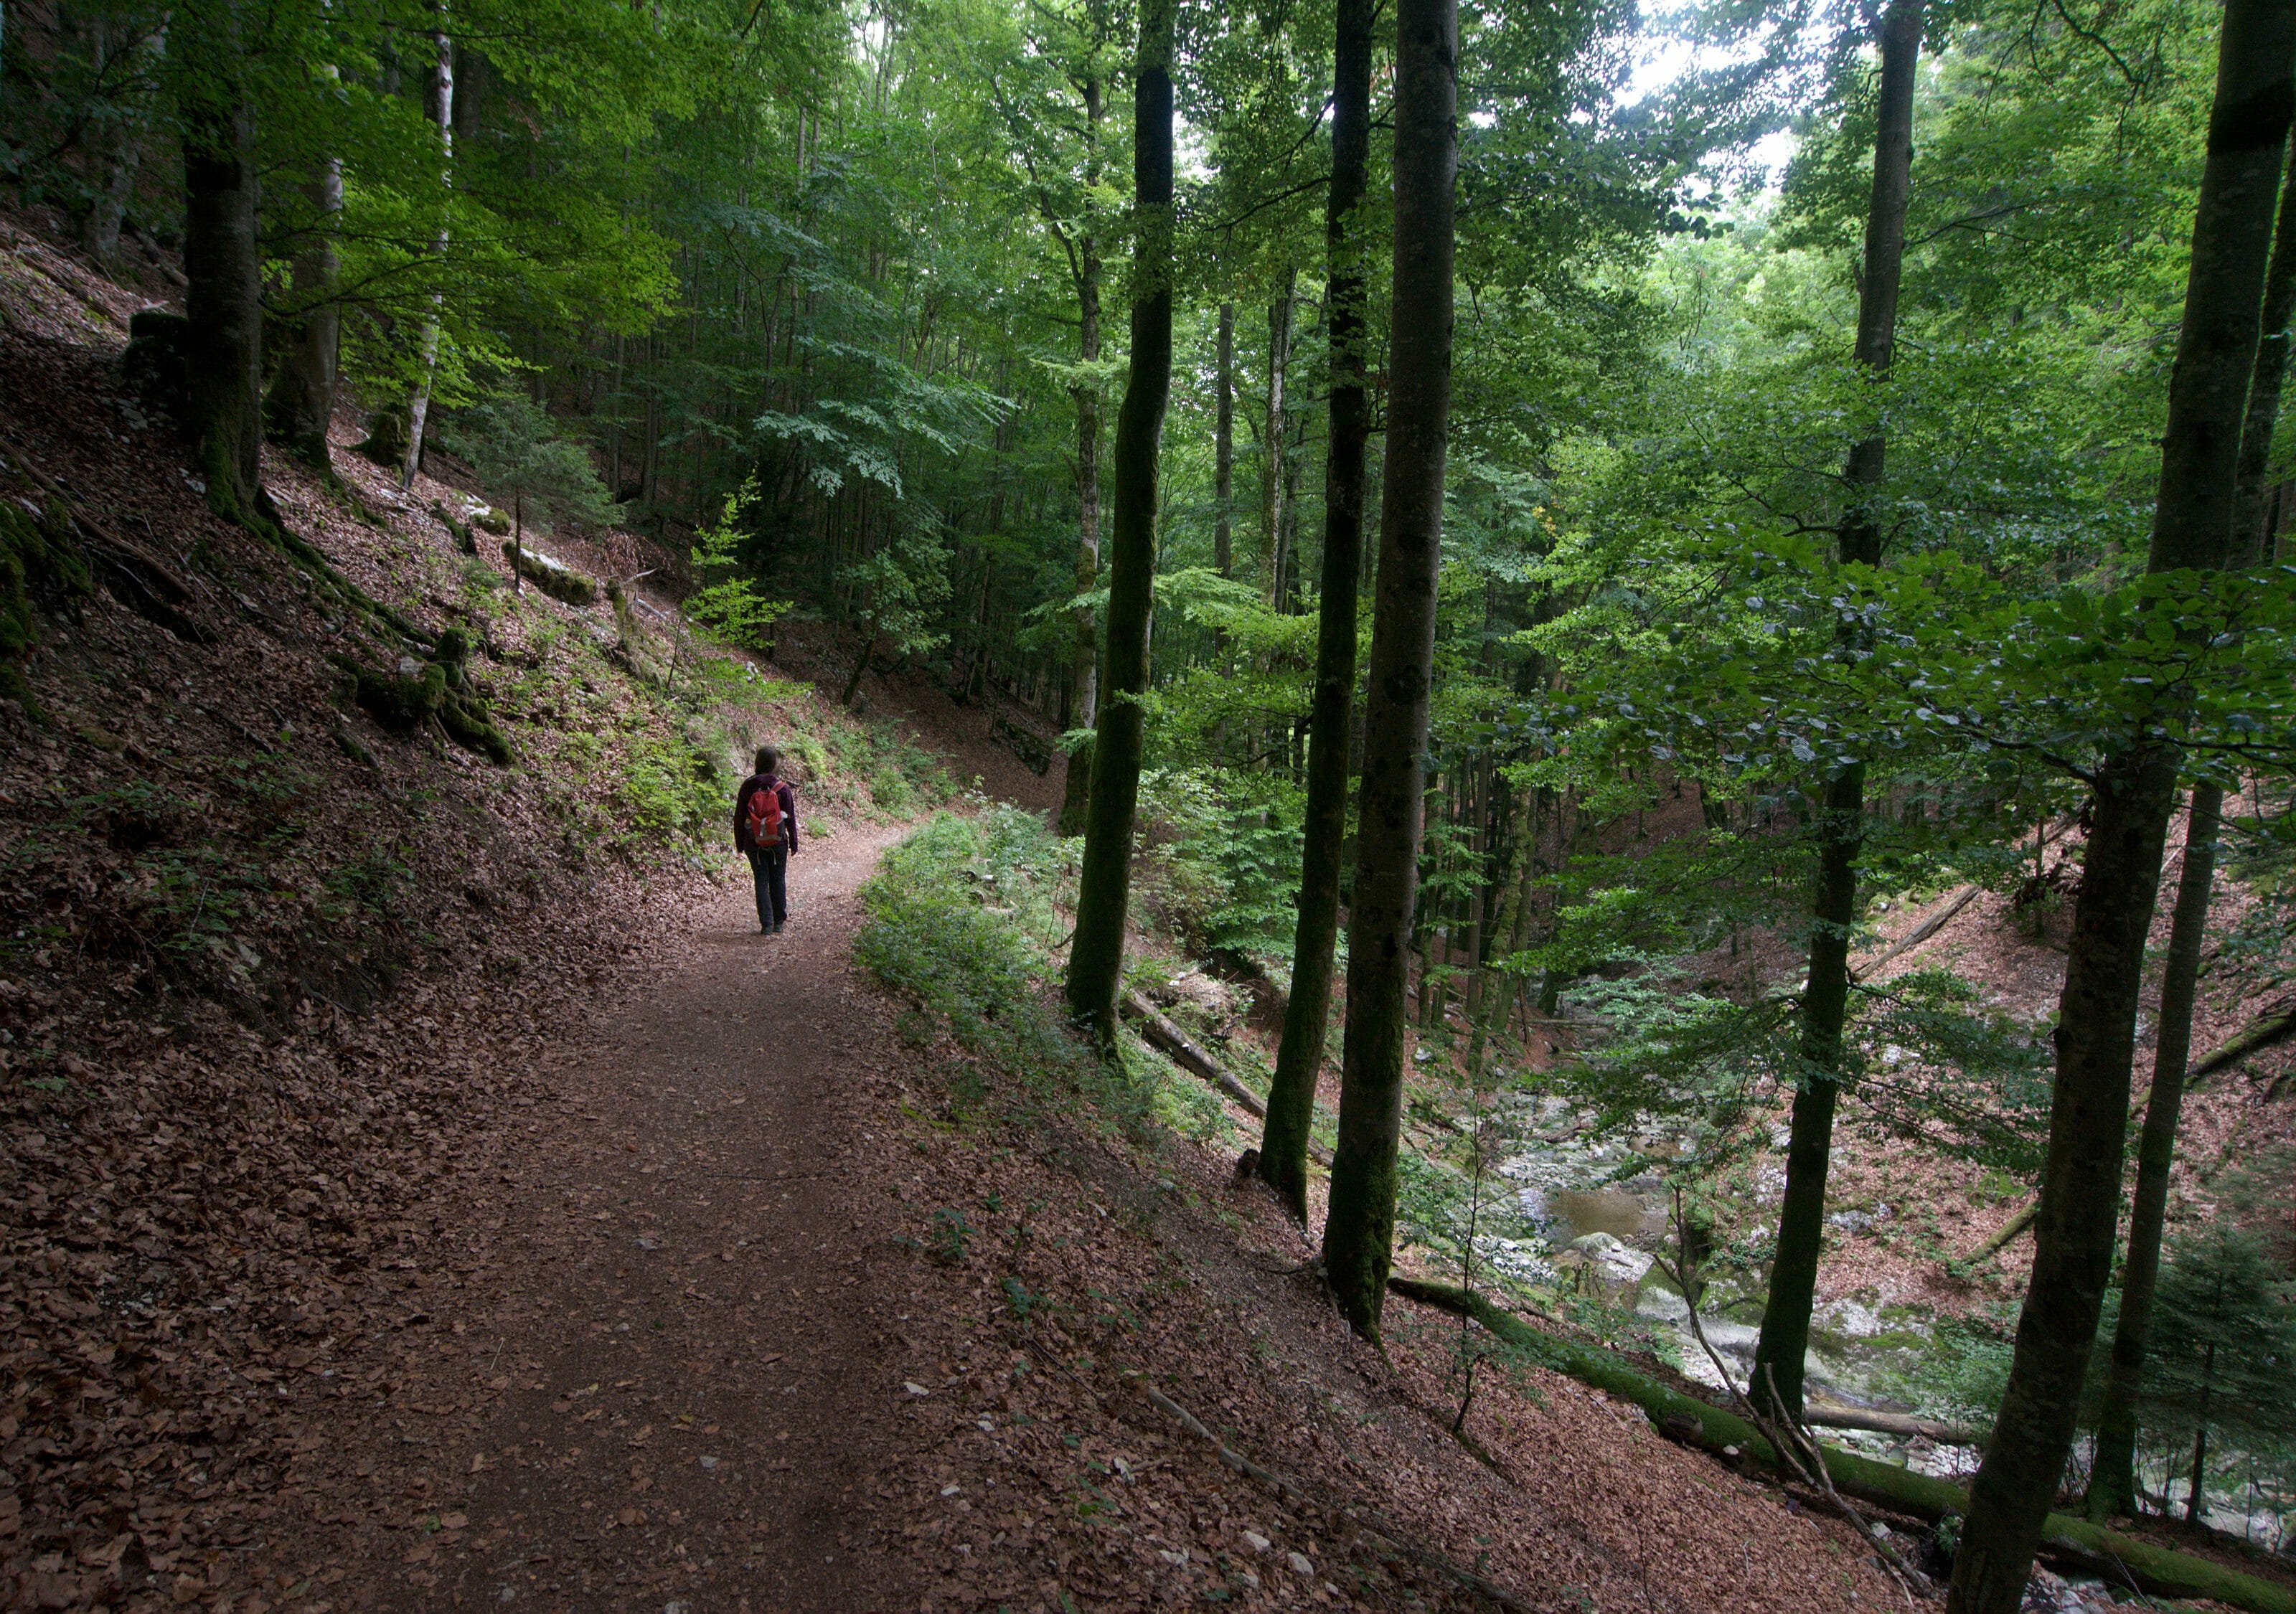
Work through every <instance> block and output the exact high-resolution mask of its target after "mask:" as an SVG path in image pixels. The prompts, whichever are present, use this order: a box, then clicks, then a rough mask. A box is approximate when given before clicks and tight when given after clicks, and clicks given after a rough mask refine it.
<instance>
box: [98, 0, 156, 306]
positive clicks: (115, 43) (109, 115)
mask: <svg viewBox="0 0 2296 1614" xmlns="http://www.w3.org/2000/svg"><path fill="white" fill-rule="evenodd" d="M83 26H84V27H85V28H86V31H87V43H88V65H89V67H91V68H92V69H93V70H94V73H95V76H96V78H97V81H98V82H99V83H109V84H111V86H113V90H112V95H113V104H111V105H110V106H107V107H105V108H104V109H103V111H102V116H100V117H99V118H97V119H95V120H94V128H93V130H92V131H91V135H90V140H89V148H90V149H89V155H90V157H91V158H92V159H93V160H94V169H95V174H94V177H95V182H96V183H95V193H94V195H93V196H91V197H90V198H89V199H88V209H87V217H86V219H84V220H83V221H82V222H81V226H80V242H81V244H82V245H83V246H85V247H86V249H87V255H88V256H89V257H90V258H94V260H95V263H96V266H97V267H99V268H102V269H105V270H109V269H110V268H111V266H112V260H113V259H114V258H117V257H118V256H119V226H120V225H121V224H122V223H123V222H124V221H125V220H126V219H127V202H128V199H129V198H130V197H132V196H133V195H135V176H136V171H137V168H139V167H140V165H141V163H142V161H143V136H144V124H145V113H144V102H143V97H142V95H141V94H140V93H135V92H130V94H129V95H128V96H127V97H122V96H120V94H119V84H120V82H121V81H122V80H123V79H125V80H133V79H136V78H141V77H142V73H143V64H142V63H141V62H140V61H137V58H139V57H144V56H147V55H149V54H151V53H154V52H156V51H157V50H158V48H159V44H158V40H159V36H158V34H157V33H156V32H155V31H152V30H149V29H146V28H145V27H144V26H143V22H142V21H141V20H140V19H131V20H128V21H127V23H125V24H124V25H123V24H121V23H119V22H117V21H115V20H113V19H111V18H109V17H106V16H103V15H102V14H101V12H98V13H95V14H94V15H92V16H90V17H89V18H88V19H87V20H86V22H85V24H84V25H83ZM123 32H124V33H125V34H126V36H127V37H124V38H123V37H120V36H121V34H122V33H123ZM122 58H125V59H126V60H127V62H128V63H129V67H128V69H127V70H126V71H122V70H120V62H121V59H122Z"/></svg>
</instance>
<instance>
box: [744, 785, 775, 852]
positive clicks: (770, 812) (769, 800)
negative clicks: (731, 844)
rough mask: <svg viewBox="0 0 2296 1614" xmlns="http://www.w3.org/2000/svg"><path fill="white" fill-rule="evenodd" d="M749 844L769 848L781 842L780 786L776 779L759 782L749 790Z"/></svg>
mask: <svg viewBox="0 0 2296 1614" xmlns="http://www.w3.org/2000/svg"><path fill="white" fill-rule="evenodd" d="M749 823H750V845H751V846H753V847H759V848H768V849H770V848H774V847H778V846H780V845H781V844H782V842H783V835H782V786H781V781H780V780H778V779H767V780H764V781H762V782H760V783H759V784H758V788H757V789H756V790H754V791H750V820H749Z"/></svg>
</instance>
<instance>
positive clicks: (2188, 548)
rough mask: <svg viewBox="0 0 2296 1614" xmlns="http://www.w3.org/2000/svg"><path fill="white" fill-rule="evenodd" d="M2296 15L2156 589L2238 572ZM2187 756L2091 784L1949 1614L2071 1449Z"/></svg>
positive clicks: (2194, 351)
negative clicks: (2008, 1339) (1996, 1365)
mask: <svg viewBox="0 0 2296 1614" xmlns="http://www.w3.org/2000/svg"><path fill="white" fill-rule="evenodd" d="M2292 62H2296V0H2230V3H2229V4H2227V5H2226V8H2225V18H2224V30H2223V33H2222V35H2221V37H2219V40H2218V59H2217V83H2216V99H2215V103H2214V105H2213V106H2212V108H2211V109H2210V115H2209V134H2208V157H2207V160H2206V163H2205V165H2204V166H2203V168H2202V175H2201V192H2200V200H2199V205H2198V207H2197V209H2196V210H2195V213H2194V220H2193V256H2192V266H2191V268H2190V270H2189V271H2188V273H2187V274H2186V278H2185V313H2184V320H2183V324H2182V327H2181V329H2180V330H2179V332H2178V333H2177V365H2176V369H2175V371H2174V372H2173V373H2172V374H2171V377H2170V379H2169V419H2168V428H2167V430H2166V431H2165V432H2164V433H2163V434H2162V437H2161V484H2160V492H2159V495H2158V497H2157V499H2156V501H2155V503H2154V505H2153V539H2152V546H2151V553H2150V554H2149V556H2148V558H2147V568H2148V569H2150V570H2152V571H2155V572H2166V571H2178V570H2186V569H2212V568H2217V567H2221V566H2222V565H2224V564H2225V562H2226V559H2227V558H2228V555H2229V553H2230V549H2231V545H2232V524H2233V513H2234V506H2235V503H2236V486H2235V484H2236V473H2237V470H2238V463H2239V458H2240V445H2241V427H2242V423H2243V420H2244V418H2245V416H2246V414H2247V406H2248V397H2249V382H2250V378H2251V372H2252V370H2253V367H2254V364H2255V358H2256V348H2257V340H2258V322H2259V315H2260V311H2261V305H2262V300H2263V291H2264V281H2265V270H2266V260H2267V257H2268V255H2269V252H2270V249H2271V244H2272V224H2273V206H2274V201H2275V198H2276V193H2277V191H2278V189H2279V184H2280V172H2281V162H2282V157H2283V154H2284V149H2285V147H2286V144H2287V138H2288V126H2289V117H2290V111H2291V104H2292V101H2296V86H2292V82H2291V66H2292ZM2176 790H2177V754H2176V751H2175V749H2174V748H2173V747H2172V746H2170V745H2169V744H2167V743H2166V742H2164V741H2161V740H2160V739H2159V738H2157V737H2156V736H2154V735H2153V733H2150V732H2147V731H2145V730H2139V731H2138V732H2136V733H2133V734H2131V735H2129V736H2128V737H2127V738H2126V739H2125V741H2123V742H2122V743H2121V744H2120V745H2119V746H2118V747H2117V748H2115V749H2114V750H2112V751H2111V752H2110V753H2109V754H2108V755H2106V756H2105V757H2104V758H2103V761H2102V762H2101V763H2100V764H2099V766H2098V767H2097V769H2096V771H2095V775H2094V783H2093V785H2092V787H2091V798H2090V804H2089V806H2090V824H2091V828H2090V831H2089V836H2088V844H2087V850H2086V853H2085V855H2084V856H2083V859H2082V868H2081V883H2080V895H2079V897H2078V899H2077V900H2076V902H2075V905H2074V909H2073V929H2072V937H2071V945H2070V946H2069V948H2068V952H2067V956H2066V961H2065V984H2064V988H2063V992H2062V996H2061V997H2060V999H2059V1002H2058V1012H2057V1033H2056V1043H2057V1072H2056V1081H2055V1085H2054V1093H2053V1094H2052V1099H2051V1105H2050V1111H2049V1143H2048V1155H2047V1160H2046V1166H2045V1167H2044V1169H2043V1175H2042V1180H2041V1200H2040V1213H2039V1216H2038V1217H2037V1219H2036V1220H2035V1223H2034V1228H2033V1272H2032V1277H2031V1280H2030V1284H2029V1285H2028V1287H2027V1290H2026V1294H2025V1305H2024V1308H2023V1311H2022V1312H2021V1315H2019V1317H2018V1322H2017V1341H2016V1347H2015V1350H2014V1352H2013V1356H2012V1357H2011V1361H2010V1369H2009V1382H2008V1385H2007V1388H2006V1389H2005V1391H2004V1393H2003V1396H2002V1401H2001V1411H2000V1413H1999V1415H1998V1417H1997V1419H1996V1420H1995V1422H1994V1429H1993V1438H1992V1440H1991V1441H1990V1442H1989V1444H1988V1446H1986V1450H1985V1461H1984V1462H1983V1464H1982V1465H1981V1466H1980V1468H1979V1469H1978V1471H1977V1478H1976V1480H1975V1481H1974V1483H1973V1484H1972V1486H1971V1487H1970V1505H1969V1517H1968V1522H1967V1525H1966V1527H1965V1528H1964V1532H1963V1536H1962V1544H1961V1550H1960V1552H1959V1553H1958V1554H1957V1555H1956V1560H1955V1563H1954V1576H1953V1590H1952V1594H1951V1596H1950V1599H1949V1603H1948V1607H1949V1609H1950V1610H1951V1611H1952V1614H2013V1610H2015V1609H2016V1608H2017V1607H2018V1606H2019V1604H2020V1602H2021V1600H2022V1598H2023V1596H2024V1591H2025V1582H2026V1578H2027V1577H2028V1576H2029V1575H2030V1572H2031V1570H2032V1564H2033V1552H2034V1549H2035V1547H2036V1546H2037V1545H2038V1543H2039V1540H2040V1534H2041V1526H2042V1522H2043V1520H2045V1519H2046V1516H2047V1514H2048V1511H2049V1506H2050V1503H2052V1502H2054V1500H2055V1497H2056V1492H2057V1486H2058V1483H2059V1481H2060V1480H2061V1479H2062V1477H2063V1474H2064V1468H2065V1459H2066V1457H2067V1456H2068V1455H2069V1454H2070V1453H2071V1449H2072V1438H2073V1429H2074V1423H2075V1419H2076V1417H2077V1415H2078V1413H2079V1402H2080V1393H2081V1388H2082V1383H2083V1381H2084V1379H2085V1378H2086V1376H2087V1372H2088V1360H2089V1350H2090V1347H2091V1344H2092V1342H2093V1341H2094V1340H2095V1335H2096V1323H2097V1317H2098V1315H2099V1314H2100V1313H2101V1312H2102V1310H2103V1300H2104V1288H2105V1283H2106V1282H2107V1280H2108V1279H2109V1278H2110V1277H2111V1275H2112V1241H2113V1233H2114V1231H2115V1224H2116V1222H2117V1220H2118V1218H2119V1211H2120V1172H2121V1157H2122V1152H2123V1150H2124V1148H2125V1135H2126V1131H2127V1127H2128V1078H2129V1067H2130V1063H2131V1061H2132V1059H2133V1056H2134V1054H2135V1051H2136V1008H2137V1002H2138V998H2139V996H2140V994H2141V989H2142V987H2143V983H2144V939H2145V935H2146V933H2147V931H2148V930H2150V929H2151V925H2152V919H2153V899H2154V897H2155V895H2156V893H2157V891H2158V889H2159V885H2160V879H2161V849H2162V846H2163V844H2164V842H2165V841H2166V840H2167V836H2168V827H2169V815H2170V813H2171V811H2172V810H2173V808H2174V807H2175V802H2176Z"/></svg>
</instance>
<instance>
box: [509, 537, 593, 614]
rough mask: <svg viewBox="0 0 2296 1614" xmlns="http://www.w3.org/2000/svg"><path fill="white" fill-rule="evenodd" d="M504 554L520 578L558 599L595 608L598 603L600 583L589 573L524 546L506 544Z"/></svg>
mask: <svg viewBox="0 0 2296 1614" xmlns="http://www.w3.org/2000/svg"><path fill="white" fill-rule="evenodd" d="M503 553H504V555H505V556H506V557H508V559H509V561H510V563H511V564H512V566H514V567H516V568H517V569H518V575H519V576H520V577H521V578H525V579H526V580H527V581H528V582H529V583H531V584H533V585H534V586H536V587H537V588H538V589H540V590H541V591H542V592H543V593H544V594H548V595H549V596H550V597H551V598H552V599H553V600H563V601H564V602H566V603H567V604H569V605H591V604H594V603H596V602H597V598H598V584H597V580H596V579H595V578H592V577H591V576H590V575H589V574H588V573H586V572H579V571H576V570H575V569H573V568H572V567H571V566H568V565H565V564H563V563H562V562H561V561H553V560H552V559H551V558H550V557H549V556H548V555H545V554H537V553H535V552H534V551H533V550H531V549H529V548H527V547H526V546H525V545H522V544H519V543H516V542H509V543H505V544H504V545H503Z"/></svg>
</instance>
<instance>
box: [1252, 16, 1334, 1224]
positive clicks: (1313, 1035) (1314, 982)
mask: <svg viewBox="0 0 2296 1614" xmlns="http://www.w3.org/2000/svg"><path fill="white" fill-rule="evenodd" d="M1338 8H1339V9H1338V15H1337V17H1336V19H1335V23H1334V26H1335V29H1336V32H1335V35H1334V37H1333V61H1332V189H1331V194H1330V198H1329V200H1328V201H1327V202H1326V203H1325V209H1324V250H1325V252H1326V254H1327V255H1328V258H1329V262H1330V270H1329V273H1330V276H1331V283H1330V291H1329V294H1328V299H1327V302H1326V305H1325V306H1326V307H1327V308H1328V310H1329V312H1328V314H1327V315H1326V317H1327V318H1328V319H1329V321H1330V329H1331V344H1332V405H1331V409H1332V419H1331V438H1330V442H1329V443H1328V445H1327V447H1326V448H1325V458H1324V578H1323V597H1322V600H1321V602H1320V603H1319V604H1318V606H1317V608H1316V689H1315V695H1314V700H1313V704H1312V705H1311V706H1310V707H1309V709H1308V714H1309V715H1308V807H1307V816H1306V821H1305V823H1303V825H1302V834H1301V840H1300V917H1299V921H1298V922H1297V924H1296V925H1295V926H1294V928H1293V930H1292V994H1291V996H1290V997H1289V998H1288V999H1287V1000H1286V1001H1285V1003H1284V1005H1283V1041H1282V1043H1281V1044H1280V1045H1278V1047H1277V1049H1276V1053H1275V1078H1274V1080H1273V1081H1272V1082H1271V1083H1270V1084H1269V1086H1268V1089H1267V1121H1266V1123H1265V1125H1264V1126H1263V1127H1262V1128H1261V1131H1260V1135H1259V1176H1260V1178H1261V1180H1262V1181H1264V1182H1266V1183H1267V1185H1268V1186H1269V1187H1271V1188H1273V1189H1275V1192H1276V1196H1277V1197H1278V1198H1279V1199H1281V1200H1283V1203H1284V1205H1285V1206H1286V1207H1287V1208H1289V1209H1290V1210H1291V1212H1292V1215H1293V1216H1294V1217H1298V1218H1299V1219H1300V1221H1302V1222H1304V1221H1306V1220H1307V1219H1308V1133H1309V1131H1310V1130H1311V1128H1312V1127H1314V1125H1315V1119H1316V1073H1317V1072H1318V1071H1319V1070H1321V1069H1322V1068H1323V1063H1324V1027H1325V1025H1326V1024H1327V1023H1328V1022H1329V1020H1331V1014H1332V954H1333V948H1334V946H1335V945H1336V944H1337V942H1338V939H1339V924H1340V874H1341V868H1342V864H1343V862H1344V853H1345V850H1346V845H1347V832H1348V742H1349V738H1350V733H1351V727H1352V725H1351V724H1350V722H1349V719H1350V717H1352V716H1353V712H1352V709H1353V707H1354V704H1355V689H1356V598H1357V588H1358V586H1359V579H1358V578H1357V564H1358V561H1359V558H1360V556H1361V554H1362V552H1363V506H1364V459H1365V455H1364V447H1365V443H1366V442H1367V441H1368V440H1369V438H1370V424H1371V422H1370V411H1369V409H1368V407H1367V398H1368V389H1367V387H1366V384H1365V378H1366V376H1367V375H1368V373H1369V361H1368V357H1367V356H1366V355H1365V351H1364V345H1365V329H1364V327H1365V286H1364V262H1363V258H1364V253H1363V242H1362V240H1361V237H1362V235H1363V233H1364V220H1363V219H1362V218H1361V217H1360V216H1359V211H1358V210H1359V209H1360V208H1361V205H1362V202H1363V197H1364V189H1365V184H1367V183H1368V180H1367V176H1368V174H1369V170H1370V166H1371V54H1372V0H1338ZM1221 315H1222V317H1221V332H1220V334H1221V353H1222V359H1223V363H1222V365H1221V373H1222V377H1223V380H1225V377H1226V362H1225V361H1226V349H1227V339H1228V335H1229V329H1228V322H1229V318H1230V317H1231V316H1230V315H1229V311H1228V310H1226V308H1223V309H1222V310H1221ZM1220 402H1221V416H1222V421H1223V432H1222V438H1221V442H1222V447H1223V450H1225V448H1226V431H1225V422H1226V414H1227V397H1226V389H1225V388H1223V389H1222V393H1221V400H1220ZM1221 523H1222V525H1221V531H1222V534H1223V536H1224V535H1225V533H1226V505H1225V504H1223V505H1222V514H1221ZM1222 558H1223V560H1225V558H1226V557H1225V553H1223V557H1222Z"/></svg>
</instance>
